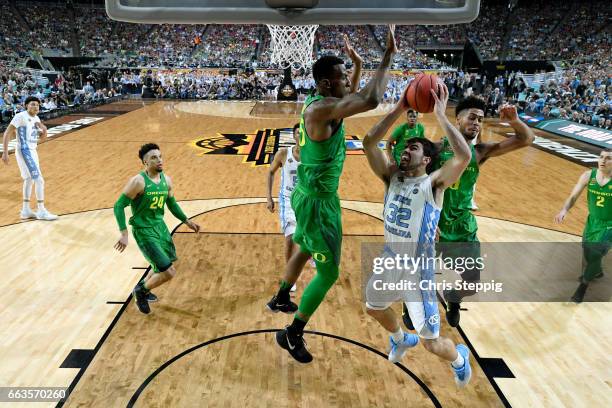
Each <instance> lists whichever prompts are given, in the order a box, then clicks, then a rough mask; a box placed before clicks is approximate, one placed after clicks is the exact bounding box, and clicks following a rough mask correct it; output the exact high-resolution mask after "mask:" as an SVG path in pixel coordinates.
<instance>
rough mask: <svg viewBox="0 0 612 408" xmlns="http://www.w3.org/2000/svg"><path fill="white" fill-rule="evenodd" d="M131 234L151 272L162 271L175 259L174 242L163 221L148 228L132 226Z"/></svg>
mask: <svg viewBox="0 0 612 408" xmlns="http://www.w3.org/2000/svg"><path fill="white" fill-rule="evenodd" d="M132 235H134V240H135V241H136V243H137V244H138V248H140V252H142V254H143V255H144V257H145V259H146V260H147V261H148V262H149V263H150V264H151V266H152V267H153V272H155V273H159V272H164V271H166V270H168V268H170V267H171V266H172V262H174V261H176V259H177V258H176V249H175V248H174V242H172V236H171V235H170V231H168V227H167V226H166V224H165V223H161V224H159V225H156V226H154V227H149V228H132Z"/></svg>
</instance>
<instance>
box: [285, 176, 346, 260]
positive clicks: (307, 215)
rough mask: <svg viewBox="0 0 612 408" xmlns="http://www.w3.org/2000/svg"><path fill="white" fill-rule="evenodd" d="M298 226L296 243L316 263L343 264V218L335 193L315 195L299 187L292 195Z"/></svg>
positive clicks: (292, 205)
mask: <svg viewBox="0 0 612 408" xmlns="http://www.w3.org/2000/svg"><path fill="white" fill-rule="evenodd" d="M291 207H292V208H293V211H294V212H295V220H296V223H297V226H296V228H295V233H294V234H293V241H294V242H295V243H296V244H298V245H299V246H300V248H301V250H302V252H307V253H310V254H312V257H313V258H314V260H315V261H318V262H321V263H327V262H329V261H333V262H334V263H335V264H336V265H340V253H341V248H342V219H341V210H340V199H339V198H338V194H336V193H328V194H312V193H307V192H305V191H304V190H302V189H301V188H299V187H296V189H295V190H294V191H293V194H291Z"/></svg>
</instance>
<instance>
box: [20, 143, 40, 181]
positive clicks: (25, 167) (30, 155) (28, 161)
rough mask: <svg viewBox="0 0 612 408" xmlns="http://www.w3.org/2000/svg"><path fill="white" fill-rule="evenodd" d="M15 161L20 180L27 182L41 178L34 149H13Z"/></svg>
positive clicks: (36, 153)
mask: <svg viewBox="0 0 612 408" xmlns="http://www.w3.org/2000/svg"><path fill="white" fill-rule="evenodd" d="M15 159H16V160H17V165H18V166H19V171H20V172H21V178H22V179H24V180H27V179H29V178H31V179H33V180H36V179H37V178H39V177H42V174H41V173H40V165H39V164H38V152H37V151H36V149H27V148H26V149H21V148H19V147H17V148H16V149H15Z"/></svg>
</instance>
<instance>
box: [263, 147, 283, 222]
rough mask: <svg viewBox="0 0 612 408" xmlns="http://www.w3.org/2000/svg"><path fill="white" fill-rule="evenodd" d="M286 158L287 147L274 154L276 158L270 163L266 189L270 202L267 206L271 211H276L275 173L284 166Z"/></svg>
mask: <svg viewBox="0 0 612 408" xmlns="http://www.w3.org/2000/svg"><path fill="white" fill-rule="evenodd" d="M286 158H287V150H285V149H282V150H279V151H278V152H277V153H276V154H275V155H274V160H272V164H270V169H268V175H267V178H266V180H267V186H266V187H267V189H266V191H267V192H268V204H267V205H266V208H267V209H268V211H270V212H271V213H273V212H274V200H273V199H272V185H273V184H274V175H275V174H276V172H277V171H278V169H280V168H281V167H282V165H283V163H284V162H285V159H286Z"/></svg>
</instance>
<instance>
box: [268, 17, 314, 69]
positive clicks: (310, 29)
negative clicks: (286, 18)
mask: <svg viewBox="0 0 612 408" xmlns="http://www.w3.org/2000/svg"><path fill="white" fill-rule="evenodd" d="M317 28H319V26H318V25H302V26H286V25H268V29H269V30H270V35H271V36H272V41H271V42H270V48H271V50H272V55H271V56H270V61H271V62H272V63H273V64H277V65H278V66H279V67H280V68H287V67H290V66H291V67H293V68H295V69H299V68H306V69H309V68H310V66H311V65H312V63H313V61H314V58H313V51H314V50H313V45H314V37H315V32H316V31H317Z"/></svg>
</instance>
